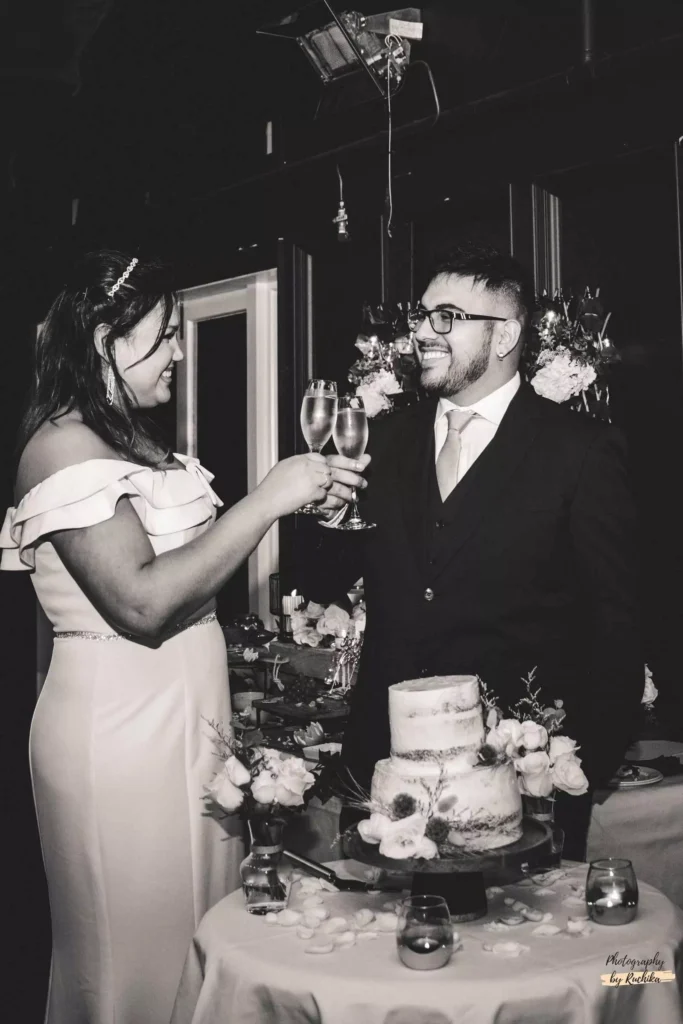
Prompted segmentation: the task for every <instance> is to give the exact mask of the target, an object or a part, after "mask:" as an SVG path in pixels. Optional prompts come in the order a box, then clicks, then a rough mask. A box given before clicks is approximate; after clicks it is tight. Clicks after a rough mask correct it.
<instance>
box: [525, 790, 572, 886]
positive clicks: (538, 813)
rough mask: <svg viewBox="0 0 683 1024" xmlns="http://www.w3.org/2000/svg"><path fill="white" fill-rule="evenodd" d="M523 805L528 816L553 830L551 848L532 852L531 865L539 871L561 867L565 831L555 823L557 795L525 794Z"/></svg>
mask: <svg viewBox="0 0 683 1024" xmlns="http://www.w3.org/2000/svg"><path fill="white" fill-rule="evenodd" d="M522 807H523V809H524V814H525V816H526V817H528V818H534V819H535V820H536V821H541V822H543V824H544V825H548V826H549V828H550V832H551V845H550V849H549V850H546V851H545V852H541V853H532V854H531V855H530V857H529V864H530V866H531V867H532V868H534V869H536V870H538V871H549V870H551V869H552V868H559V866H560V864H561V863H562V850H563V848H564V832H563V830H562V829H561V828H559V826H558V825H556V824H555V797H554V796H526V795H523V796H522Z"/></svg>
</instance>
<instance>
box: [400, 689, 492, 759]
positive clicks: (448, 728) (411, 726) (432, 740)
mask: <svg viewBox="0 0 683 1024" xmlns="http://www.w3.org/2000/svg"><path fill="white" fill-rule="evenodd" d="M389 724H390V727H391V749H392V753H393V754H395V755H399V756H404V757H405V756H411V757H420V756H425V752H426V751H434V752H436V751H440V752H442V754H443V755H445V756H447V757H453V756H456V754H457V753H459V752H461V751H463V750H465V749H468V750H473V749H476V748H478V746H479V745H481V743H482V742H483V738H484V725H483V716H482V712H481V703H480V700H479V680H478V679H477V677H476V676H430V677H427V678H423V679H407V680H406V681H405V682H402V683H395V684H394V685H393V686H390V687H389Z"/></svg>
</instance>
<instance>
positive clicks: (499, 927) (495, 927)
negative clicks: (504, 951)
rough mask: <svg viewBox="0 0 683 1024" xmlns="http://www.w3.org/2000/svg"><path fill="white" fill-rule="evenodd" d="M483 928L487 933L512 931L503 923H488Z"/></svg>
mask: <svg viewBox="0 0 683 1024" xmlns="http://www.w3.org/2000/svg"><path fill="white" fill-rule="evenodd" d="M483 928H484V931H485V932H507V931H509V930H510V929H509V928H508V926H507V925H506V924H503V922H502V921H488V922H487V924H485V925H483Z"/></svg>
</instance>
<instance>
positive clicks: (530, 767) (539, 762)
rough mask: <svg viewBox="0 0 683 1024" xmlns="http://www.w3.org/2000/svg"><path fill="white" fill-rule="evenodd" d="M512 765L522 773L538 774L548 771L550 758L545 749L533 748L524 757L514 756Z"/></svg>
mask: <svg viewBox="0 0 683 1024" xmlns="http://www.w3.org/2000/svg"><path fill="white" fill-rule="evenodd" d="M514 765H515V771H518V772H521V773H522V775H538V774H540V773H541V772H547V771H550V758H549V757H548V755H547V754H546V752H545V750H533V751H531V753H529V754H525V755H524V757H516V758H515V761H514Z"/></svg>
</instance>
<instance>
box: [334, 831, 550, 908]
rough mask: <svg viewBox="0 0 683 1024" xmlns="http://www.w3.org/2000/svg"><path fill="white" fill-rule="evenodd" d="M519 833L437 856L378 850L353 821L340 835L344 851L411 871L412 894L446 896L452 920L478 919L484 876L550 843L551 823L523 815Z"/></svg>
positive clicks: (495, 876) (491, 878)
mask: <svg viewBox="0 0 683 1024" xmlns="http://www.w3.org/2000/svg"><path fill="white" fill-rule="evenodd" d="M522 827H523V829H524V833H523V835H522V838H521V839H518V840H517V842H515V843H510V844H508V845H507V846H501V847H499V848H498V849H497V850H487V851H486V852H482V853H464V852H463V854H462V855H461V856H455V857H450V858H445V857H435V858H434V860H420V861H417V860H392V859H390V858H389V857H384V856H382V854H381V853H380V852H379V847H378V846H377V845H373V844H371V843H365V842H363V840H362V839H361V837H360V835H359V834H358V829H357V826H356V825H353V826H352V827H351V828H350V829H347V831H346V832H345V833H344V835H343V836H342V846H343V848H344V853H346V855H347V856H348V857H351V858H352V859H354V860H358V861H361V862H362V863H363V864H372V865H373V866H376V867H381V868H384V869H385V870H387V871H395V872H396V871H398V872H401V873H402V874H403V873H405V874H407V875H411V876H412V887H411V892H412V894H413V895H414V896H417V895H422V894H425V893H429V894H430V895H432V896H443V898H444V899H445V900H446V903H447V904H448V909H449V910H450V912H451V918H452V920H454V921H476V920H477V919H478V918H480V917H485V916H486V912H487V909H488V908H487V899H486V884H485V882H484V873H486V876H487V877H486V882H487V883H488V884H489V885H491V884H493V883H496V882H498V881H499V879H500V876H501V875H502V874H505V873H507V872H509V871H514V870H515V869H517V870H519V868H520V867H521V865H522V864H524V863H525V862H526V861H528V859H529V855H530V854H532V853H534V852H537V853H540V852H541V851H542V850H543V847H548V848H549V847H550V839H551V834H550V829H549V827H548V826H547V825H544V824H543V823H542V822H540V821H536V820H534V819H533V818H524V819H523V821H522Z"/></svg>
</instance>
